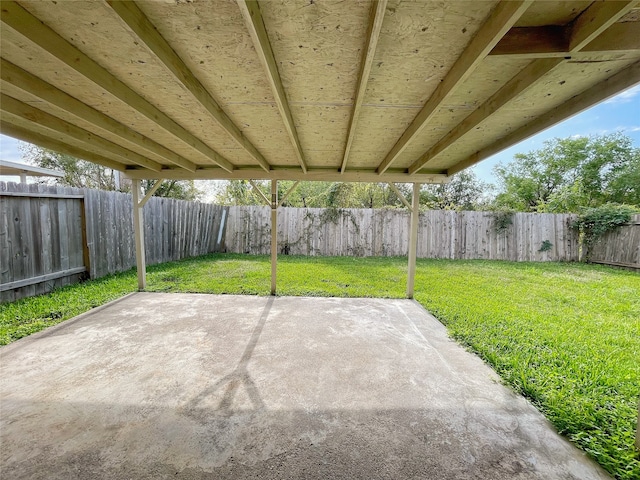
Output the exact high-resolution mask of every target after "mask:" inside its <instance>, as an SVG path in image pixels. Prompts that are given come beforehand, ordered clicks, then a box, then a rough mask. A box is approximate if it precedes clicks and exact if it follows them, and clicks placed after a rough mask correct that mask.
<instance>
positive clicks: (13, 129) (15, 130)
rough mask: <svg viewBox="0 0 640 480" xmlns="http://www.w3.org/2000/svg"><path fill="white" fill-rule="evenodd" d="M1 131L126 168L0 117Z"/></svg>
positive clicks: (70, 153) (114, 166)
mask: <svg viewBox="0 0 640 480" xmlns="http://www.w3.org/2000/svg"><path fill="white" fill-rule="evenodd" d="M0 132H1V133H3V134H4V135H9V136H11V137H13V138H17V139H18V140H22V141H24V142H29V143H33V144H35V145H40V146H41V147H43V148H48V149H49V150H54V151H56V152H60V153H64V154H67V155H71V156H74V157H77V158H81V159H83V160H88V161H90V162H93V163H97V164H98V165H102V166H103V167H107V168H111V169H112V170H124V169H125V165H124V164H122V163H120V162H116V161H114V160H113V159H111V158H107V157H104V156H102V155H98V154H96V153H93V152H88V151H86V150H83V149H81V148H78V147H74V146H73V145H69V144H67V143H65V142H61V141H59V140H56V139H54V138H49V137H47V136H45V135H41V134H39V133H36V132H32V131H30V130H28V129H26V128H22V127H18V126H16V125H12V124H11V123H8V122H5V121H4V120H1V119H0Z"/></svg>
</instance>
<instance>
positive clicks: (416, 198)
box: [407, 183, 420, 298]
mask: <svg viewBox="0 0 640 480" xmlns="http://www.w3.org/2000/svg"><path fill="white" fill-rule="evenodd" d="M419 222H420V184H419V183H414V184H413V197H412V199H411V226H410V232H409V255H408V256H409V268H408V271H407V298H413V290H414V289H413V286H414V284H415V278H416V256H417V250H418V223H419Z"/></svg>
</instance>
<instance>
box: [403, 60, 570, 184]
mask: <svg viewBox="0 0 640 480" xmlns="http://www.w3.org/2000/svg"><path fill="white" fill-rule="evenodd" d="M563 62H564V60H563V59H561V58H544V59H539V60H534V61H533V62H531V63H530V64H529V65H527V66H526V67H525V68H524V69H522V70H521V71H520V72H519V73H518V74H517V75H516V76H515V77H513V78H512V79H511V80H509V81H508V82H507V83H506V84H505V85H504V86H503V87H502V88H501V89H500V90H498V91H497V92H496V93H494V94H493V95H492V96H491V97H490V98H489V99H488V100H487V101H486V102H484V103H483V104H482V105H480V106H479V107H478V108H477V109H475V110H474V111H473V112H472V113H471V114H470V115H469V116H468V117H466V118H465V119H464V120H463V121H462V122H460V123H459V124H458V125H456V126H455V127H454V128H453V130H451V131H450V132H449V133H448V134H447V135H445V136H444V137H442V139H440V140H439V141H438V142H437V143H436V144H435V145H434V146H433V147H431V148H430V149H429V150H427V152H426V153H425V154H424V155H422V157H420V158H419V159H418V160H416V161H415V162H414V163H413V164H412V165H411V166H410V167H409V173H410V174H413V173H416V172H417V171H419V170H420V169H421V168H424V167H425V166H427V165H428V164H429V161H431V160H432V159H433V158H434V157H436V156H437V155H439V154H440V153H442V152H443V151H445V150H446V149H447V148H449V147H450V146H452V145H453V144H454V143H456V142H457V141H458V140H460V138H462V137H463V136H464V135H465V134H467V133H468V132H469V131H471V130H472V129H473V128H475V127H476V126H477V125H479V124H480V123H481V122H482V121H484V120H486V119H487V118H489V117H490V116H491V115H493V114H494V113H495V112H496V111H497V110H499V109H500V108H502V107H503V106H504V105H505V104H506V103H508V102H509V101H511V100H513V99H514V98H516V97H518V96H519V95H521V94H522V93H523V92H524V91H526V90H527V89H528V88H530V87H531V86H532V85H534V84H535V83H536V82H538V80H540V79H541V78H542V77H544V76H545V75H547V74H548V73H549V72H550V71H551V70H553V69H554V68H555V67H557V66H558V65H560V64H561V63H563Z"/></svg>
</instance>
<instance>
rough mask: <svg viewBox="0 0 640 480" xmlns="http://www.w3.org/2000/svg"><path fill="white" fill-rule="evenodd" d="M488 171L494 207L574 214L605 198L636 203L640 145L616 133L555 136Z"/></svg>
mask: <svg viewBox="0 0 640 480" xmlns="http://www.w3.org/2000/svg"><path fill="white" fill-rule="evenodd" d="M494 172H495V174H496V176H497V177H498V180H499V182H500V184H501V187H502V191H501V192H500V193H499V194H498V195H497V197H496V200H495V204H496V206H498V207H508V208H512V209H514V210H517V211H524V212H550V213H564V212H574V213H576V212H578V211H580V210H581V209H582V208H585V207H597V206H599V205H603V204H605V203H628V204H631V205H640V149H639V148H634V147H633V145H632V141H631V139H630V138H629V137H627V136H625V135H623V134H621V133H615V134H611V135H601V136H592V137H577V138H573V137H571V138H565V139H559V138H556V139H553V140H550V141H547V142H545V144H544V147H543V148H542V149H541V150H537V151H533V152H530V153H525V154H522V153H518V154H516V155H515V159H514V161H513V162H511V163H509V164H506V165H502V164H499V165H497V166H496V167H495V168H494Z"/></svg>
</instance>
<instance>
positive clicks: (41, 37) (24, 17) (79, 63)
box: [1, 0, 234, 171]
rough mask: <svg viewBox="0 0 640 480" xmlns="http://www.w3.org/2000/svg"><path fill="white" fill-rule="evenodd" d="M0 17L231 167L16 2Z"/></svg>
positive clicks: (4, 4) (8, 3)
mask: <svg viewBox="0 0 640 480" xmlns="http://www.w3.org/2000/svg"><path fill="white" fill-rule="evenodd" d="M1 19H2V23H3V24H4V25H6V26H7V27H9V28H11V29H12V30H14V31H16V32H17V33H19V34H20V35H22V36H23V37H24V38H26V39H27V40H29V41H31V42H33V43H34V44H36V45H38V46H39V47H40V48H41V49H42V50H44V51H45V52H47V53H49V54H51V55H53V56H54V57H55V58H57V59H58V60H60V61H61V62H63V63H64V64H66V65H68V66H69V67H71V68H72V69H74V70H75V71H76V72H78V73H79V74H81V75H83V76H84V77H85V78H87V79H89V80H91V81H92V82H93V83H95V84H96V85H98V86H100V87H101V88H102V89H104V90H105V91H107V92H109V93H110V94H111V95H113V96H115V97H116V98H118V99H120V100H121V101H122V102H124V103H125V104H127V105H129V106H130V107H132V108H134V109H136V110H137V111H138V112H140V113H141V114H142V115H144V116H145V117H147V118H148V119H149V120H151V121H153V122H154V123H156V124H157V125H158V126H160V127H162V128H163V129H164V130H166V131H167V132H168V133H169V134H171V135H174V136H175V137H177V138H178V139H180V140H181V141H183V142H184V143H186V144H187V145H189V146H190V147H191V148H193V149H195V150H197V151H198V152H200V153H201V154H203V155H204V156H205V157H207V158H208V159H209V160H210V161H211V162H212V163H215V164H217V165H219V166H220V167H222V168H223V169H225V170H227V171H232V170H233V168H234V166H233V164H232V163H231V162H229V161H228V160H227V159H225V158H224V157H222V156H221V155H220V154H218V153H217V152H216V151H214V150H213V149H212V148H211V147H209V146H208V145H207V144H205V143H204V142H203V141H202V140H200V139H199V138H197V137H196V136H194V135H193V134H191V133H190V132H189V131H187V130H186V129H185V128H184V127H182V126H181V125H179V124H178V123H176V122H175V121H174V120H172V119H171V118H169V117H168V116H167V115H165V114H164V113H163V112H162V111H160V110H159V109H158V108H157V107H155V106H154V105H152V104H151V103H150V102H148V101H147V100H145V99H144V98H143V97H141V96H140V95H138V94H137V93H136V92H135V91H134V90H132V89H131V88H129V87H128V86H127V85H125V84H124V83H123V82H122V81H120V80H119V79H118V78H116V77H115V76H114V75H112V74H111V73H109V71H107V70H106V69H104V68H103V67H101V66H100V65H98V64H97V63H96V62H95V61H94V60H92V59H91V58H89V57H88V56H87V55H85V54H84V53H82V52H81V51H80V50H78V49H77V48H76V47H74V46H73V45H72V44H70V43H69V42H67V41H66V40H65V39H64V38H62V37H61V36H60V35H58V34H57V33H56V32H54V31H53V30H52V29H51V28H49V27H48V26H47V25H45V24H44V23H42V22H41V21H40V20H39V19H37V18H36V17H34V16H33V15H31V13H29V12H28V11H27V10H25V9H24V8H22V7H21V6H20V5H18V4H17V3H16V2H14V1H8V0H6V1H3V2H2V11H1Z"/></svg>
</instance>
